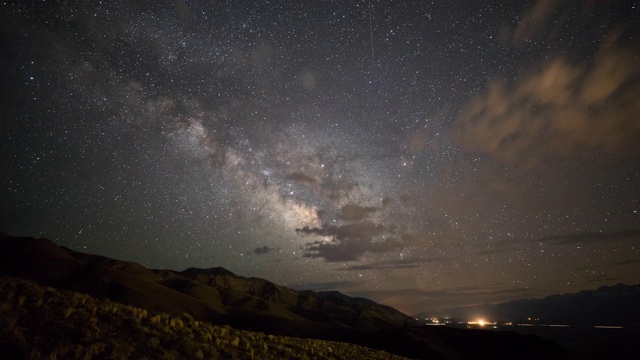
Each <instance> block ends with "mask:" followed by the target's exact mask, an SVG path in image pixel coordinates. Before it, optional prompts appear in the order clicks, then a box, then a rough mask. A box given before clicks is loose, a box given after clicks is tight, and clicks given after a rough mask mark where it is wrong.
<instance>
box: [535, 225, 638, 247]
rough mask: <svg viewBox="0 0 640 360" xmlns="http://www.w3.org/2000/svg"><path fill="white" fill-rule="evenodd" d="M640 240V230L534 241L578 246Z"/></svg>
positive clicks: (570, 235) (556, 237)
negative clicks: (578, 244)
mask: <svg viewBox="0 0 640 360" xmlns="http://www.w3.org/2000/svg"><path fill="white" fill-rule="evenodd" d="M632 239H640V229H634V230H624V231H613V232H594V233H580V234H562V235H553V236H547V237H543V238H538V239H536V240H534V241H540V242H551V243H553V244H554V245H564V244H576V243H593V242H611V241H622V240H632Z"/></svg>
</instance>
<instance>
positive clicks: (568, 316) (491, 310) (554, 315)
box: [416, 284, 640, 326]
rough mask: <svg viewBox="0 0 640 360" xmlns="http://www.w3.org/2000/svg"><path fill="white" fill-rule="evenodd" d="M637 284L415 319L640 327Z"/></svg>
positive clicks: (468, 307)
mask: <svg viewBox="0 0 640 360" xmlns="http://www.w3.org/2000/svg"><path fill="white" fill-rule="evenodd" d="M638 304H640V284H635V285H625V284H617V285H613V286H602V287H600V288H598V289H596V290H584V291H580V292H577V293H570V294H562V295H551V296H548V297H545V298H542V299H526V300H515V301H509V302H505V303H500V304H485V305H477V306H467V307H458V308H452V309H447V310H442V311H438V312H433V313H428V312H427V313H421V314H418V315H416V317H417V318H425V317H429V316H441V317H442V316H446V317H451V318H457V319H461V320H464V321H470V320H473V319H477V318H478V317H483V318H486V319H490V320H491V321H499V322H519V323H539V324H565V325H574V326H598V325H604V326H606V325H609V326H639V325H640V306H638Z"/></svg>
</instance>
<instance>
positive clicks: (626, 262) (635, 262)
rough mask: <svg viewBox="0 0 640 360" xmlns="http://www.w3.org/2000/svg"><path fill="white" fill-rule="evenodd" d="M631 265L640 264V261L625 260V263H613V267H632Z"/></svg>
mask: <svg viewBox="0 0 640 360" xmlns="http://www.w3.org/2000/svg"><path fill="white" fill-rule="evenodd" d="M631 264H640V259H638V260H624V261H617V262H614V263H611V265H631Z"/></svg>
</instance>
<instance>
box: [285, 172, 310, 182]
mask: <svg viewBox="0 0 640 360" xmlns="http://www.w3.org/2000/svg"><path fill="white" fill-rule="evenodd" d="M286 179H287V180H292V181H297V182H301V183H306V184H315V183H316V182H317V181H316V179H314V178H313V177H311V176H309V175H305V174H303V173H301V172H292V173H289V174H288V175H287V176H286Z"/></svg>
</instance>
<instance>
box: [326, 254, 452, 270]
mask: <svg viewBox="0 0 640 360" xmlns="http://www.w3.org/2000/svg"><path fill="white" fill-rule="evenodd" d="M442 260H444V258H441V257H434V258H430V259H424V260H392V261H382V262H378V263H373V264H366V265H352V266H347V267H343V268H337V269H334V270H342V271H366V270H388V269H413V268H419V267H420V266H422V265H423V264H426V263H429V262H436V261H442Z"/></svg>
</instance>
